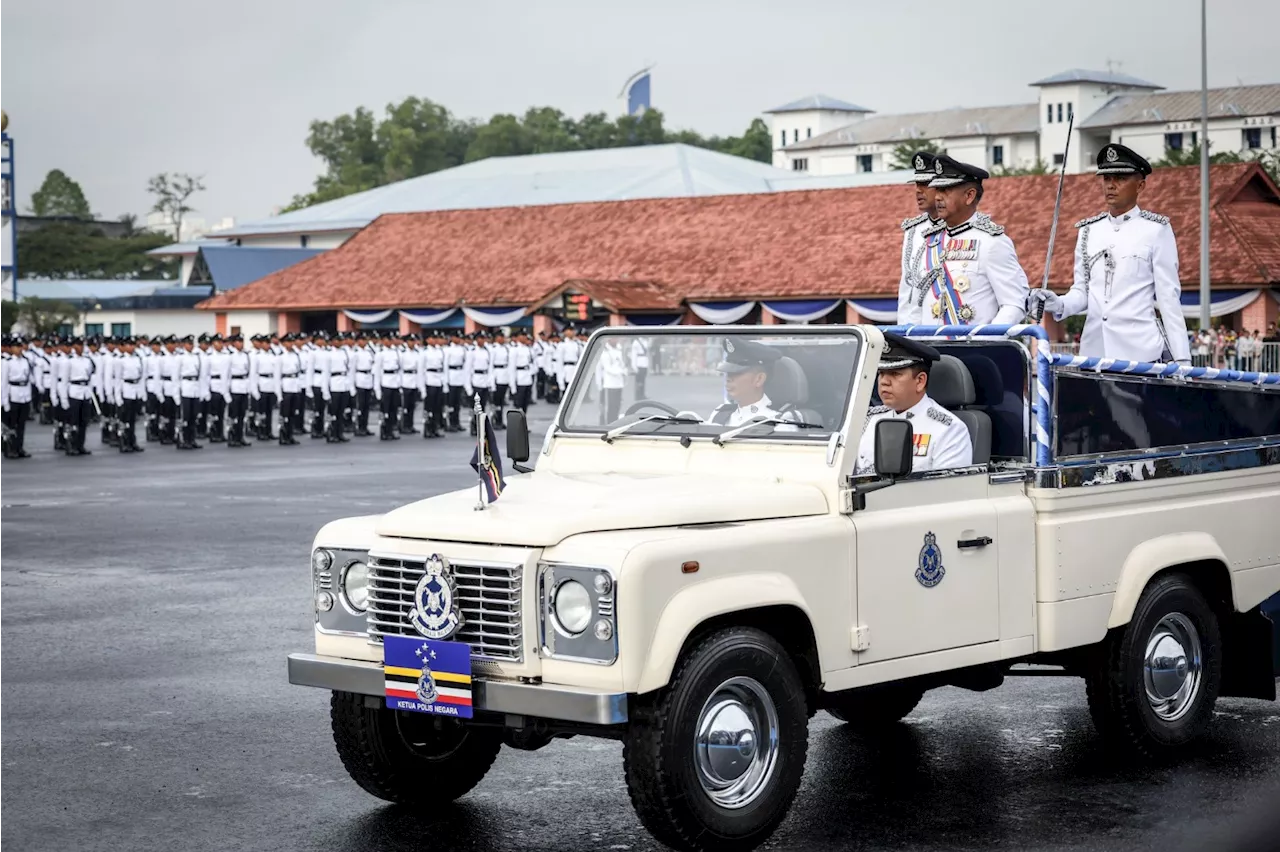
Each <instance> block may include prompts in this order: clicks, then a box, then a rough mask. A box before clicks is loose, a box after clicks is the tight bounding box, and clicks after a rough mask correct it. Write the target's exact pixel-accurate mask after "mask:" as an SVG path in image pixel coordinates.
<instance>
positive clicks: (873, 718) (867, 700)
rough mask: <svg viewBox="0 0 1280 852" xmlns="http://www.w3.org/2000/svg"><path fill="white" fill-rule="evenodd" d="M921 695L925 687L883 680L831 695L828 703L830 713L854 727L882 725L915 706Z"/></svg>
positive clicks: (900, 716)
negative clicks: (861, 687)
mask: <svg viewBox="0 0 1280 852" xmlns="http://www.w3.org/2000/svg"><path fill="white" fill-rule="evenodd" d="M921 698H924V689H923V688H922V687H919V686H912V685H911V684H906V683H882V684H877V685H875V686H868V687H865V688H863V689H857V690H849V691H848V692H839V693H835V694H832V695H828V696H826V698H825V703H826V710H827V712H828V713H830V714H831V715H832V716H835V717H836V718H837V719H839V720H840V721H841V722H845V723H847V724H848V725H849V726H851V727H854V728H882V727H884V726H886V725H892V724H893V723H894V722H897V721H898V720H900V719H901V718H902V717H904V716H906V715H907V714H908V713H910V712H911V711H912V710H914V709H916V705H917V704H919V703H920V699H921Z"/></svg>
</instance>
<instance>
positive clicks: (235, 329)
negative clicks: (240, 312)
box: [230, 325, 240, 337]
mask: <svg viewBox="0 0 1280 852" xmlns="http://www.w3.org/2000/svg"><path fill="white" fill-rule="evenodd" d="M239 333H240V326H238V325H233V326H231V332H230V334H231V336H232V337H235V336H236V335H237V334H239Z"/></svg>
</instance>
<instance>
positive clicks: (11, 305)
mask: <svg viewBox="0 0 1280 852" xmlns="http://www.w3.org/2000/svg"><path fill="white" fill-rule="evenodd" d="M17 321H18V303H17V302H14V301H11V300H9V299H5V300H4V301H3V302H0V334H8V333H9V332H11V331H13V325H14V323H16V322H17Z"/></svg>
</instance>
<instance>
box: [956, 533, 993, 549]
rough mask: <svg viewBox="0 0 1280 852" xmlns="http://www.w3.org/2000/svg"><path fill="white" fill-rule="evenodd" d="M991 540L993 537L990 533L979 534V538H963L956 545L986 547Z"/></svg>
mask: <svg viewBox="0 0 1280 852" xmlns="http://www.w3.org/2000/svg"><path fill="white" fill-rule="evenodd" d="M991 541H992V539H991V536H989V535H984V536H979V537H978V538H962V539H960V540H959V541H957V542H956V547H959V548H967V547H986V546H987V545H988V544H991Z"/></svg>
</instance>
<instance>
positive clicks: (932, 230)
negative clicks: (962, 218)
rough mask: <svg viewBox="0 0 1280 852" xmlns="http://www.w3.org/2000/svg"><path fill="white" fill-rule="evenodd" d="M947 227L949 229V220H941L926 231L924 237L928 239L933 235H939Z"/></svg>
mask: <svg viewBox="0 0 1280 852" xmlns="http://www.w3.org/2000/svg"><path fill="white" fill-rule="evenodd" d="M945 227H947V220H946V219H939V220H938V221H936V222H934V223H933V224H932V225H930V226H929V227H927V228H925V229H924V235H925V236H926V237H928V236H932V235H933V234H936V233H938V232H939V231H941V230H942V229H943V228H945Z"/></svg>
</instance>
